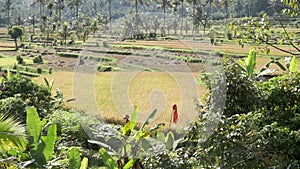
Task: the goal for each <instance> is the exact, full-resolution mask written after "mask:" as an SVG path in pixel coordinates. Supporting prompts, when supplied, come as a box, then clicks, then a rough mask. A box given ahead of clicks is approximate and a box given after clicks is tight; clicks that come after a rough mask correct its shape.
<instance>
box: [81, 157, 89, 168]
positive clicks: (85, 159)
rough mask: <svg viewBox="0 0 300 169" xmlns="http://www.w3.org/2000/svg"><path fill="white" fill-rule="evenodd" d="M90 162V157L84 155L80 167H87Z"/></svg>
mask: <svg viewBox="0 0 300 169" xmlns="http://www.w3.org/2000/svg"><path fill="white" fill-rule="evenodd" d="M88 164H89V159H88V158H86V157H84V158H83V159H82V161H81V165H80V169H87V168H88Z"/></svg>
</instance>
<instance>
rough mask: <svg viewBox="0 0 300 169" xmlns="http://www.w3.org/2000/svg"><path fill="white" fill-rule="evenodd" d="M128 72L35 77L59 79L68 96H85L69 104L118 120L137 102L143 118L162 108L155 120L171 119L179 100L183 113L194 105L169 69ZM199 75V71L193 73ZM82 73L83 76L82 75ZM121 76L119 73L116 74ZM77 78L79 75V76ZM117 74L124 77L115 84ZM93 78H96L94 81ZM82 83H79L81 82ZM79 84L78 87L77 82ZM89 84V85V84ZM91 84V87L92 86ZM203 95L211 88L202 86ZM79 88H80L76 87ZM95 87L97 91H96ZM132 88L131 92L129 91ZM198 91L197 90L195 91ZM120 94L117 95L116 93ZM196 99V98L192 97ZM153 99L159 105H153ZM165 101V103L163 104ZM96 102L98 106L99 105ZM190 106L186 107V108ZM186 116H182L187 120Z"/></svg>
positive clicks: (40, 79) (180, 76)
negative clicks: (185, 95) (186, 99)
mask: <svg viewBox="0 0 300 169" xmlns="http://www.w3.org/2000/svg"><path fill="white" fill-rule="evenodd" d="M128 75H129V74H128V72H118V74H117V73H115V72H99V73H97V74H96V75H91V74H76V76H77V78H78V79H82V81H80V82H77V83H76V84H74V82H73V81H74V74H73V73H71V72H55V73H53V74H51V75H45V76H41V77H39V78H35V80H36V81H37V82H38V83H40V84H42V83H43V78H44V77H45V78H47V79H49V80H51V79H55V82H54V87H55V88H59V89H60V90H61V91H62V92H63V94H64V98H65V99H69V98H72V97H74V96H77V97H80V98H85V99H84V101H83V102H81V103H82V104H83V105H80V106H79V105H76V104H78V103H79V102H80V101H79V100H78V102H77V101H76V102H75V103H72V104H69V105H67V106H69V107H70V106H71V107H72V106H74V105H75V106H76V107H77V108H78V107H79V108H82V109H83V110H86V111H87V112H90V113H95V111H96V113H95V115H97V116H101V117H102V118H103V119H109V120H110V121H113V120H112V119H115V121H118V120H119V121H120V120H122V118H123V117H124V116H125V115H126V114H131V108H132V107H133V105H138V106H139V110H140V112H141V113H140V114H141V116H140V119H141V121H143V119H144V118H145V117H146V116H147V114H148V113H151V112H152V111H153V110H154V109H155V108H157V109H158V114H157V115H158V118H157V119H156V120H155V123H156V124H157V123H160V122H164V123H167V124H168V123H169V120H170V116H171V107H172V105H173V104H174V103H176V104H177V105H178V107H179V112H180V113H179V114H180V116H181V117H183V116H187V115H188V114H186V113H188V112H187V111H186V110H189V109H194V107H195V105H194V103H191V105H189V107H185V106H186V105H182V104H184V103H183V100H182V92H181V91H182V90H184V89H181V88H180V87H179V86H178V83H177V81H176V80H175V78H174V77H172V76H171V75H170V74H168V73H165V72H140V73H138V74H136V75H135V76H134V77H133V78H128ZM193 75H196V74H193ZM80 76H82V77H83V78H81V77H80ZM87 76H91V77H92V78H94V79H93V80H95V81H94V82H95V83H94V84H95V85H93V84H90V83H89V82H88V80H84V77H87ZM116 76H117V77H116ZM174 76H176V77H177V78H176V79H177V80H178V79H180V78H185V77H186V76H187V73H177V74H175V75H174ZM77 78H76V79H77ZM114 78H117V79H119V80H120V83H118V84H117V85H116V86H114V83H113V82H114V80H115V79H114ZM93 80H92V81H93ZM127 80H129V81H130V83H129V85H128V86H127V85H126V83H125V81H127ZM78 83H79V85H78ZM74 85H77V87H79V88H77V89H76V86H74ZM86 85H89V86H88V87H86ZM124 86H125V89H126V90H125V91H124V92H122V91H121V89H122V87H124ZM88 88H89V89H88ZM197 88H198V91H199V95H198V97H197V98H199V99H200V98H202V96H203V95H204V94H205V93H206V92H207V90H206V89H205V88H204V87H202V86H198V87H197ZM75 89H76V90H75ZM93 90H95V92H94V93H93V92H92V91H93ZM127 92H128V94H127ZM195 92H196V91H195ZM113 96H116V97H113ZM120 98H125V99H124V100H123V101H121V102H118V101H117V100H116V99H120ZM189 99H191V100H192V102H193V101H194V98H189ZM88 100H90V101H95V102H96V104H90V103H88V102H89V101H88ZM151 103H154V104H155V105H159V106H153V105H151ZM162 103H165V104H162ZM95 105H96V107H95ZM181 107H182V109H181ZM185 109H186V110H185ZM184 119H185V118H182V120H183V121H184Z"/></svg>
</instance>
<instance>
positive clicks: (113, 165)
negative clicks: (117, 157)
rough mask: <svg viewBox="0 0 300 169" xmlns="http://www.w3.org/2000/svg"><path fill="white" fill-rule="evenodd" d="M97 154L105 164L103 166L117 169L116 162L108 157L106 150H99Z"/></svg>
mask: <svg viewBox="0 0 300 169" xmlns="http://www.w3.org/2000/svg"><path fill="white" fill-rule="evenodd" d="M99 153H100V155H101V158H102V160H103V162H104V164H105V166H106V167H107V168H108V169H118V167H117V164H116V162H115V161H114V159H113V158H112V156H110V155H109V154H108V153H107V152H106V150H105V149H104V148H101V149H100V150H99Z"/></svg>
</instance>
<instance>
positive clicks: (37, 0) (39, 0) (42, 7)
mask: <svg viewBox="0 0 300 169" xmlns="http://www.w3.org/2000/svg"><path fill="white" fill-rule="evenodd" d="M45 2H46V1H45V0H35V1H34V2H33V3H32V4H31V5H30V6H34V5H35V4H39V5H40V16H42V14H43V12H44V6H45Z"/></svg>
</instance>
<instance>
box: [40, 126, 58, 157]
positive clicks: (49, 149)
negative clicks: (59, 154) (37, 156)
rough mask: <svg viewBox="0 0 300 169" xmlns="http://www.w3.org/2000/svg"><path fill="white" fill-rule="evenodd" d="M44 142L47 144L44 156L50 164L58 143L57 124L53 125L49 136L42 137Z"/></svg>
mask: <svg viewBox="0 0 300 169" xmlns="http://www.w3.org/2000/svg"><path fill="white" fill-rule="evenodd" d="M42 141H43V142H44V143H45V148H44V149H43V155H44V157H45V159H46V161H47V162H48V161H49V160H50V158H51V156H52V154H53V150H54V145H55V141H56V124H55V123H53V124H52V125H51V126H50V128H49V130H48V133H47V136H46V137H45V136H43V137H42Z"/></svg>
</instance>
